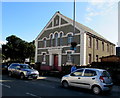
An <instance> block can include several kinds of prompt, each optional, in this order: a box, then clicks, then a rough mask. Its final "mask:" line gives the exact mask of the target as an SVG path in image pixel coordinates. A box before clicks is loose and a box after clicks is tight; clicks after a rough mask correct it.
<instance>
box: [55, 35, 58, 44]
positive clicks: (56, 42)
mask: <svg viewBox="0 0 120 98" xmlns="http://www.w3.org/2000/svg"><path fill="white" fill-rule="evenodd" d="M55 46H58V33H55Z"/></svg>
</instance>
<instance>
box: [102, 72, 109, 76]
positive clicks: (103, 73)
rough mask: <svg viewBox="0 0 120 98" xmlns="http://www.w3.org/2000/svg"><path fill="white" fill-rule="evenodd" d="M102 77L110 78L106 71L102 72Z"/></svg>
mask: <svg viewBox="0 0 120 98" xmlns="http://www.w3.org/2000/svg"><path fill="white" fill-rule="evenodd" d="M102 76H103V77H110V74H109V73H108V72H107V71H103V72H102Z"/></svg>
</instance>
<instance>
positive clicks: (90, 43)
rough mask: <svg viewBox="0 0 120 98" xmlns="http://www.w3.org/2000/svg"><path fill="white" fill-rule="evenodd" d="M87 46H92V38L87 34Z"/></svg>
mask: <svg viewBox="0 0 120 98" xmlns="http://www.w3.org/2000/svg"><path fill="white" fill-rule="evenodd" d="M88 47H89V48H91V47H92V38H91V37H90V36H89V38H88Z"/></svg>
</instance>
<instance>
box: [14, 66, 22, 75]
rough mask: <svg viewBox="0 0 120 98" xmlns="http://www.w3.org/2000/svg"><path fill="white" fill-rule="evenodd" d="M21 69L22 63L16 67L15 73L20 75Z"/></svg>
mask: <svg viewBox="0 0 120 98" xmlns="http://www.w3.org/2000/svg"><path fill="white" fill-rule="evenodd" d="M20 69H21V67H20V65H18V66H16V67H15V72H14V73H15V75H19V73H20Z"/></svg>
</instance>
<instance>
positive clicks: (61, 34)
mask: <svg viewBox="0 0 120 98" xmlns="http://www.w3.org/2000/svg"><path fill="white" fill-rule="evenodd" d="M62 36H63V33H60V46H62V44H63V42H62Z"/></svg>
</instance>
